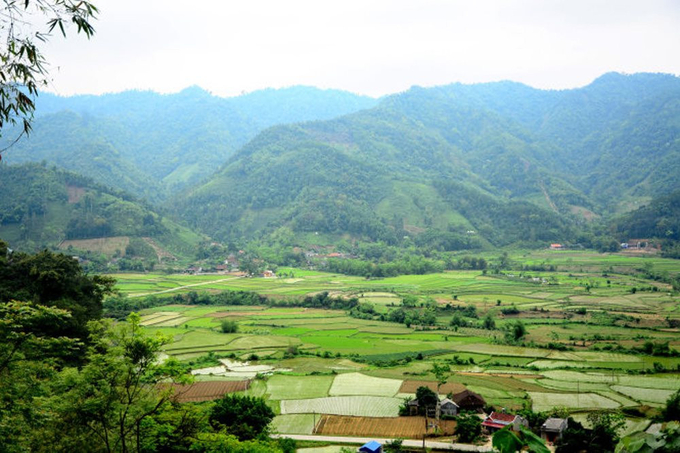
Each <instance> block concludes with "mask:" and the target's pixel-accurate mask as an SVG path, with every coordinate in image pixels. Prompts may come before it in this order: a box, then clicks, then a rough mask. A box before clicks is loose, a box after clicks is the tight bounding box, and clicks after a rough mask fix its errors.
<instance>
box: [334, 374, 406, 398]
mask: <svg viewBox="0 0 680 453" xmlns="http://www.w3.org/2000/svg"><path fill="white" fill-rule="evenodd" d="M401 383H402V381H400V380H397V379H383V378H378V377H373V376H366V375H364V374H361V373H345V374H340V375H338V376H337V377H336V378H335V380H333V385H332V386H331V389H330V392H329V394H330V395H331V396H341V395H373V396H394V395H396V394H397V392H399V388H400V387H401Z"/></svg>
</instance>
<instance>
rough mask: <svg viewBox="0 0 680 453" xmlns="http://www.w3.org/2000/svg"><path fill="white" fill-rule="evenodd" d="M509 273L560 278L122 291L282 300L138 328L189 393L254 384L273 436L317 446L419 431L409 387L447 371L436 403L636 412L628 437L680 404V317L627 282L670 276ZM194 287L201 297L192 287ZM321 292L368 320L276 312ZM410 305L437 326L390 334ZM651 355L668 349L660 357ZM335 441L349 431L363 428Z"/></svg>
mask: <svg viewBox="0 0 680 453" xmlns="http://www.w3.org/2000/svg"><path fill="white" fill-rule="evenodd" d="M513 258H514V259H517V260H522V263H523V264H531V263H534V264H540V263H546V262H549V263H551V264H553V265H555V266H557V268H558V269H559V270H558V271H555V272H531V273H524V272H522V273H520V272H505V273H501V274H498V275H494V274H490V273H486V274H485V273H482V272H480V271H454V272H446V273H442V274H430V275H423V276H418V275H410V276H400V277H394V278H385V279H378V280H366V279H362V278H358V277H348V276H343V275H337V274H325V273H322V272H315V271H302V270H286V271H287V272H290V271H294V272H295V275H296V278H294V279H243V278H230V279H216V278H215V276H203V275H198V276H186V275H182V276H174V275H167V276H163V275H154V274H148V275H129V274H122V275H119V276H118V278H119V289H120V290H121V291H122V292H123V293H126V294H128V295H129V297H130V298H131V299H130V300H137V299H140V300H142V299H144V298H148V297H153V296H139V295H140V294H153V293H160V294H163V295H168V294H171V295H172V294H175V295H177V297H180V298H181V297H183V296H182V295H183V294H187V293H188V292H189V291H199V290H200V291H204V290H206V291H208V293H210V292H212V293H215V292H218V291H223V290H230V291H254V292H257V293H259V294H262V295H265V296H267V297H270V298H271V300H274V301H278V302H277V304H262V305H253V306H244V305H239V306H220V305H191V304H186V303H182V304H169V305H165V304H164V305H161V306H158V307H153V308H148V309H145V310H143V311H142V324H143V325H145V326H146V328H147V329H148V330H149V331H157V332H161V333H163V334H165V335H169V336H170V337H171V338H172V339H173V342H172V343H171V344H169V345H168V346H167V347H166V351H165V352H166V353H167V354H168V355H170V356H173V357H176V358H178V359H179V360H181V361H183V362H185V363H187V364H189V365H190V366H192V367H194V368H197V369H198V368H203V369H205V370H207V371H206V372H205V373H203V374H201V375H197V376H196V379H197V380H199V381H214V380H225V379H226V380H231V381H234V380H236V381H238V380H245V379H254V380H253V381H252V383H253V384H252V385H251V386H250V387H249V388H248V390H246V392H247V393H248V394H252V395H258V396H262V397H264V398H265V399H266V400H267V401H268V402H269V404H270V405H271V407H273V408H274V409H275V411H276V412H277V414H279V415H277V417H276V419H275V423H274V426H275V427H276V429H277V430H278V431H279V432H281V433H301V434H304V433H307V434H309V433H312V432H314V427H315V426H321V425H317V424H318V423H319V421H320V420H322V418H321V416H322V415H323V414H325V415H328V416H329V418H326V419H324V420H326V421H325V422H324V426H328V427H329V428H325V427H324V428H323V429H324V430H325V429H331V428H330V427H331V426H339V425H337V424H338V423H340V422H338V420H342V423H343V424H344V425H343V426H345V425H346V426H353V425H352V423H350V421H351V420H355V419H356V420H362V419H361V418H356V417H373V418H375V417H382V418H388V419H390V420H391V421H390V423H393V424H395V425H394V426H397V425H398V424H400V423H404V426H406V425H408V424H409V423H414V422H413V420H410V417H397V414H398V410H399V406H400V405H401V404H403V398H406V397H413V396H414V394H415V392H416V390H417V388H418V387H420V386H427V387H429V388H430V389H432V390H437V382H436V379H435V376H434V375H433V374H432V372H431V370H432V367H433V365H434V364H439V365H442V366H447V367H448V368H449V369H450V373H449V374H448V375H447V377H446V383H444V384H443V385H441V386H440V388H439V390H440V394H442V395H445V394H449V393H457V392H460V391H462V390H464V389H469V390H472V391H474V392H476V393H478V394H480V395H482V396H483V397H484V399H485V400H486V403H487V404H488V405H490V406H494V407H496V408H506V409H507V410H510V411H512V410H518V409H521V408H524V407H530V408H532V409H533V410H534V411H546V410H552V409H554V408H560V409H563V410H567V411H568V412H570V413H571V414H572V415H574V416H575V417H582V418H583V417H584V415H585V414H587V413H588V412H591V411H595V410H600V409H611V410H623V409H626V410H629V409H635V410H637V413H638V414H641V415H638V416H637V417H638V418H635V417H633V418H629V419H628V424H629V426H638V425H640V426H641V425H644V424H645V423H644V421H645V420H647V424H649V419H648V418H645V414H650V416H651V415H653V414H654V413H658V408H660V407H661V406H663V404H664V403H665V401H666V399H667V398H668V396H669V395H671V394H672V393H673V392H674V391H676V390H677V389H680V374H679V373H678V370H679V369H680V357H679V356H678V354H676V353H673V351H678V350H680V332H679V331H678V328H677V323H679V322H680V303H679V299H678V295H677V294H676V293H675V292H673V290H672V288H670V287H669V286H667V285H666V286H664V285H663V284H660V283H658V282H655V281H652V280H649V279H645V278H644V277H643V276H641V274H640V273H639V272H637V271H636V269H640V268H642V267H643V265H644V264H646V263H651V265H652V266H653V268H654V269H659V270H660V271H663V272H668V273H670V274H671V275H677V273H678V272H679V271H680V264H678V262H677V261H673V260H664V259H660V258H654V257H653V258H639V257H627V256H618V255H599V254H593V253H587V252H583V253H571V252H565V253H564V254H562V253H551V252H533V253H531V254H527V256H516V257H513ZM647 268H649V266H648V265H647ZM605 275H606V276H605ZM536 279H538V280H536ZM218 280H219V281H218ZM195 284H200V286H190V285H195ZM633 288H638V290H637V291H633ZM640 288H642V290H640ZM653 288H656V289H653ZM322 291H327V292H329V293H330V294H332V295H333V297H344V298H350V297H356V298H358V299H359V301H360V303H362V304H371V307H372V309H373V310H374V313H375V315H373V316H372V319H359V318H358V317H355V316H350V313H348V311H347V310H332V309H325V308H311V307H300V306H287V305H285V304H284V303H283V302H281V301H287V300H292V299H295V298H300V297H303V296H305V295H314V294H318V293H319V292H322ZM406 296H412V297H415V300H416V301H417V302H416V303H417V306H416V307H415V308H413V310H421V311H423V310H425V309H427V307H432V308H431V309H433V310H436V311H437V318H436V324H435V325H434V326H421V325H418V324H415V325H410V326H408V325H405V324H404V323H396V322H389V320H388V314H389V313H390V311H393V310H396V309H398V308H401V300H402V299H403V298H404V297H406ZM469 307H474V310H472V309H470V308H469ZM465 310H467V311H465ZM469 313H473V314H474V315H475V316H474V317H473V316H467V314H469ZM456 317H458V319H462V320H463V322H462V323H459V321H454V318H456ZM485 317H492V318H493V319H494V321H495V327H494V328H492V329H485V328H483V326H482V321H483V320H484V318H485ZM223 320H231V321H235V322H236V323H237V324H238V332H235V333H222V332H221V330H220V325H221V322H222V321H223ZM518 321H521V322H522V323H523V324H524V326H525V327H526V335H525V336H524V337H523V338H522V340H521V341H517V342H512V341H507V338H506V337H507V331H508V330H507V329H508V328H509V326H512V325H513V324H514V323H516V322H518ZM674 326H676V327H674ZM650 345H651V346H650ZM655 347H656V348H666V349H660V351H661V352H660V353H656V352H655V351H654V350H653V348H655ZM645 348H647V349H645ZM645 351H646V352H645ZM664 351H668V353H666V352H664ZM224 358H229V360H232V361H234V362H246V361H247V362H249V365H248V367H262V368H253V370H255V371H253V372H252V373H251V374H249V375H247V376H246V375H243V374H239V373H238V371H237V370H236V369H233V370H227V371H225V372H224V373H216V372H215V373H213V374H212V375H211V374H210V373H211V372H210V370H211V368H210V367H219V366H221V365H220V362H219V359H224ZM243 369H244V368H242V370H243ZM214 370H217V368H214ZM258 370H260V371H258ZM331 416H332V417H331ZM333 417H335V418H333ZM352 417H355V418H352ZM640 417H642V418H640ZM402 420H403V421H402ZM376 423H377V422H376ZM359 425H361V426H363V425H362V424H361V423H359ZM365 425H366V426H368V422H367V423H365ZM384 426H388V424H384ZM389 426H392V425H391V424H390V425H389ZM399 426H401V425H399ZM645 426H646V425H645ZM342 429H345V428H342ZM399 429H402V430H403V432H406V431H407V428H399ZM334 430H335V428H334ZM337 430H340V428H337ZM346 430H347V431H352V430H355V434H357V435H359V434H358V433H359V432H360V429H359V427H357V428H346ZM329 432H330V431H329ZM366 435H369V434H366ZM374 435H376V436H377V435H378V434H374ZM384 435H385V436H387V434H384ZM416 437H417V436H416Z"/></svg>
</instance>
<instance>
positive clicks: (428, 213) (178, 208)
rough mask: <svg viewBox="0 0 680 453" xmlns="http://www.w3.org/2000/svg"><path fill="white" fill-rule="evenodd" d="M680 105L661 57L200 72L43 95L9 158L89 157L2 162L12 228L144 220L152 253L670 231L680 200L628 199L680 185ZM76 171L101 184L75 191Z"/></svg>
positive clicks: (38, 240) (10, 233)
mask: <svg viewBox="0 0 680 453" xmlns="http://www.w3.org/2000/svg"><path fill="white" fill-rule="evenodd" d="M679 109H680V79H678V78H677V77H675V76H671V75H663V74H634V75H622V74H616V73H610V74H605V75H604V76H602V77H600V78H598V79H597V80H595V81H594V82H593V83H592V84H590V85H588V86H585V87H583V88H578V89H572V90H562V91H545V90H538V89H534V88H531V87H528V86H525V85H522V84H518V83H514V82H498V83H486V84H476V85H463V84H452V85H447V86H441V87H434V88H420V87H414V88H412V89H410V90H408V91H406V92H403V93H400V94H395V95H392V96H388V97H385V98H382V99H380V100H374V99H370V98H365V97H360V96H356V95H352V94H349V93H345V92H340V91H333V90H325V91H323V90H316V89H312V88H307V87H293V88H289V89H285V90H264V91H261V92H255V93H251V94H248V95H244V96H240V97H237V98H229V99H221V98H217V97H215V96H212V95H210V94H209V93H207V92H205V91H203V90H201V89H200V88H197V87H192V88H189V89H186V90H184V91H182V92H180V93H178V94H175V95H158V94H155V93H151V92H125V93H120V94H115V95H104V96H76V97H72V98H60V97H55V96H52V95H45V96H44V97H43V98H42V104H39V107H38V110H37V119H36V125H35V133H34V134H33V136H32V137H31V138H30V139H29V140H25V141H22V142H21V143H20V144H18V145H17V146H16V147H15V148H13V149H12V150H11V153H10V154H8V159H5V161H10V162H12V163H15V162H20V161H30V160H39V159H44V160H45V161H46V162H49V163H50V164H55V165H58V166H60V167H65V168H68V169H72V170H74V171H75V172H76V173H69V174H68V176H64V175H66V173H63V172H62V173H58V172H57V171H56V170H55V169H50V170H47V169H46V166H45V165H43V166H42V167H40V166H35V165H34V166H32V167H31V166H29V167H14V166H7V165H5V163H4V162H3V165H2V166H1V167H0V178H2V179H3V183H4V184H3V186H4V187H7V191H8V192H7V193H10V194H11V196H7V197H5V198H4V199H3V200H2V202H1V203H2V207H3V209H2V210H1V211H0V234H1V235H2V237H4V238H6V239H8V240H9V241H10V242H11V243H12V244H13V245H15V244H16V245H19V246H22V247H23V246H29V248H31V247H32V248H33V249H36V248H37V247H39V246H43V245H50V246H54V245H55V244H58V243H59V242H60V241H62V240H74V239H86V238H100V237H114V236H121V237H129V238H133V239H135V241H136V242H133V243H132V245H131V246H130V250H131V251H137V253H138V254H139V255H140V256H146V257H147V258H148V259H149V260H151V261H152V260H153V259H152V258H153V255H154V252H153V248H154V247H153V245H154V244H151V243H147V244H146V245H145V244H144V243H143V241H142V242H140V241H141V239H140V238H148V237H150V238H153V240H155V241H159V242H161V243H162V245H163V246H164V247H167V246H170V248H173V247H174V250H173V253H175V252H178V253H179V254H180V255H181V254H182V253H183V252H182V251H189V255H193V254H194V252H195V251H196V250H198V248H197V244H198V243H199V242H201V241H203V242H205V241H206V240H207V238H206V237H203V238H201V236H200V234H205V235H207V236H209V237H210V238H212V239H213V240H217V241H220V242H222V243H225V244H227V243H229V244H232V245H231V248H234V247H236V245H234V244H239V247H244V246H245V245H246V244H249V243H250V244H253V243H255V244H258V247H259V248H260V249H262V247H265V248H267V247H269V248H270V250H271V251H272V253H271V254H270V255H271V256H279V257H281V256H282V255H284V254H287V255H290V252H289V251H290V250H291V248H292V247H296V246H299V247H303V248H304V247H307V246H309V245H313V244H316V245H320V246H324V245H332V244H337V243H339V242H342V243H343V244H349V245H350V246H349V247H346V248H347V251H349V252H352V253H354V254H356V255H358V256H360V257H361V258H365V259H368V260H371V258H370V257H369V256H368V255H365V254H363V252H361V251H362V250H364V248H362V247H363V246H362V244H369V243H374V244H383V245H384V246H385V247H388V248H389V247H396V249H394V251H387V249H385V251H383V252H381V255H382V258H381V259H384V258H386V257H387V255H392V256H393V258H392V259H401V258H397V257H398V256H401V255H402V253H401V252H399V251H398V250H409V251H410V253H412V251H413V250H414V249H415V250H418V253H420V254H422V255H424V256H430V255H431V254H433V253H439V252H451V251H458V250H480V249H488V248H492V247H506V246H523V247H524V246H526V247H544V246H546V245H547V244H550V243H563V244H569V245H578V246H583V247H595V248H599V249H601V250H615V249H616V248H617V247H618V245H617V244H619V243H621V242H625V241H626V240H627V238H629V237H631V236H644V237H655V238H660V239H662V240H664V241H666V242H668V241H671V242H672V241H676V240H677V237H676V236H677V234H676V233H677V231H676V230H677V228H675V227H673V215H672V212H671V213H669V212H668V211H667V210H664V209H662V208H659V206H664V207H665V206H668V203H667V202H664V201H659V202H654V203H652V205H650V206H657V208H654V207H650V208H647V210H646V211H641V212H645V213H647V214H642V213H640V214H637V215H632V217H625V216H624V217H622V216H623V215H624V214H625V213H626V212H629V211H634V210H635V209H637V208H639V207H641V206H646V205H648V204H649V202H650V200H655V199H657V198H659V197H664V196H665V195H667V194H669V193H671V192H673V191H676V190H678V189H680V187H678V181H680V178H678V177H677V175H678V168H680V149H679V148H678V147H680V142H679V141H678V138H677V137H679V136H680V124H678V122H677V118H678V117H680V110H679ZM304 120H314V121H307V122H301V121H304ZM291 123H292V124H291ZM55 136H59V137H60V140H56V141H55V140H54V139H53V137H55ZM215 170H217V171H216V172H215V173H214V174H213V175H212V176H210V177H209V175H210V173H211V172H213V171H215ZM55 172H56V173H55ZM78 174H84V175H88V176H90V177H92V178H94V179H95V180H96V181H97V183H98V186H97V187H98V189H96V190H95V191H91V190H85V191H84V192H83V193H84V195H83V194H81V195H82V196H81V195H78V196H77V197H76V198H75V199H74V197H73V193H72V192H71V195H69V192H68V190H70V189H68V188H69V187H76V188H77V187H81V186H83V184H82V183H71V182H69V180H74V179H77V178H82V176H78ZM55 175H57V176H55ZM58 175H61V176H58ZM206 178H207V179H206ZM201 180H203V182H200V181H201ZM79 184H80V185H79ZM88 184H90V183H88ZM86 185H87V184H86ZM105 186H113V187H117V188H118V189H119V190H113V191H111V190H109V189H106V190H104V187H105ZM88 187H89V186H88ZM121 189H122V190H121ZM107 191H108V192H107ZM129 193H132V194H134V195H128V194H129ZM69 197H70V198H69ZM144 200H145V201H144ZM664 203H665V204H664ZM648 214H651V215H653V219H649V220H647V221H644V222H642V223H641V221H638V220H635V219H637V218H643V217H649V215H648ZM168 217H172V218H173V219H174V220H175V221H179V222H180V223H183V224H184V225H187V226H189V227H190V228H192V229H193V232H192V233H189V232H188V231H187V230H185V229H182V227H180V226H179V225H177V224H175V223H173V222H172V221H170V220H169V219H168ZM613 219H615V220H613ZM661 230H663V231H661ZM669 232H670V233H669ZM674 232H675V233H674ZM196 233H199V234H198V235H197V234H196ZM147 242H148V241H147ZM125 247H127V245H126V246H125ZM125 247H124V248H125ZM671 248H672V246H671ZM192 250H193V251H192ZM277 250H278V251H277ZM282 250H288V252H283V251H282ZM121 254H122V250H121ZM175 254H176V253H175ZM159 256H160V255H159ZM289 258H290V259H289ZM147 261H148V260H147ZM275 261H278V262H281V263H285V264H294V263H295V262H298V263H299V262H301V260H300V258H299V256H292V255H291V256H288V258H285V259H278V258H277V259H275ZM302 261H304V260H302ZM123 264H124V268H127V266H129V264H127V263H126V262H124V263H123ZM135 266H138V267H139V265H135ZM144 266H145V265H144ZM144 266H142V267H144Z"/></svg>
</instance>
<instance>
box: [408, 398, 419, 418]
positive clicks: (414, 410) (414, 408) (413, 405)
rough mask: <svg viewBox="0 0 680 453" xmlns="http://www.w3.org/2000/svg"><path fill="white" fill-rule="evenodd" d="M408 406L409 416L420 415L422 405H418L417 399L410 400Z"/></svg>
mask: <svg viewBox="0 0 680 453" xmlns="http://www.w3.org/2000/svg"><path fill="white" fill-rule="evenodd" d="M406 406H408V413H409V415H418V409H419V407H420V403H418V400H417V399H412V400H410V401H409V402H408V403H406Z"/></svg>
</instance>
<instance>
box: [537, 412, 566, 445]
mask: <svg viewBox="0 0 680 453" xmlns="http://www.w3.org/2000/svg"><path fill="white" fill-rule="evenodd" d="M565 429H567V420H566V419H564V418H552V417H551V418H549V419H547V420H546V421H545V423H543V425H541V438H542V439H543V440H545V441H546V442H548V443H551V444H552V443H554V442H555V441H557V440H559V439H561V438H562V433H563V432H564V430H565Z"/></svg>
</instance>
